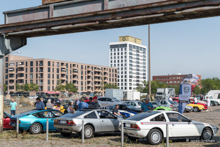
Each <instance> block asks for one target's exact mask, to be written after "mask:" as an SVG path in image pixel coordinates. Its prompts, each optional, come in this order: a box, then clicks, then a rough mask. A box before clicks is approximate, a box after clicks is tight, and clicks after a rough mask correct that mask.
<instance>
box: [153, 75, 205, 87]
mask: <svg viewBox="0 0 220 147" xmlns="http://www.w3.org/2000/svg"><path fill="white" fill-rule="evenodd" d="M187 75H188V74H181V73H179V74H176V75H160V76H153V81H160V82H161V83H166V84H168V85H179V84H180V83H181V81H182V80H183V78H184V77H185V76H187ZM197 76H198V77H199V80H198V81H200V80H201V78H202V77H201V75H197Z"/></svg>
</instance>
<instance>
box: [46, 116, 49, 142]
mask: <svg viewBox="0 0 220 147" xmlns="http://www.w3.org/2000/svg"><path fill="white" fill-rule="evenodd" d="M48 135H49V120H48V118H47V122H46V141H48Z"/></svg>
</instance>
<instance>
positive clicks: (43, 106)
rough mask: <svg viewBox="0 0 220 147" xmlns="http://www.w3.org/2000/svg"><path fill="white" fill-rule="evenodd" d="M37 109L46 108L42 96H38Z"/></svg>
mask: <svg viewBox="0 0 220 147" xmlns="http://www.w3.org/2000/svg"><path fill="white" fill-rule="evenodd" d="M36 109H38V110H44V109H45V105H44V103H43V102H42V101H41V100H40V98H36Z"/></svg>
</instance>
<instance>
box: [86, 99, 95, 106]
mask: <svg viewBox="0 0 220 147" xmlns="http://www.w3.org/2000/svg"><path fill="white" fill-rule="evenodd" d="M87 104H88V105H89V108H93V105H94V103H93V102H92V97H90V98H89V101H88V102H87Z"/></svg>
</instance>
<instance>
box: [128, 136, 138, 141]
mask: <svg viewBox="0 0 220 147" xmlns="http://www.w3.org/2000/svg"><path fill="white" fill-rule="evenodd" d="M127 137H128V139H129V140H131V141H136V140H137V139H138V138H136V137H131V136H127Z"/></svg>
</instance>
